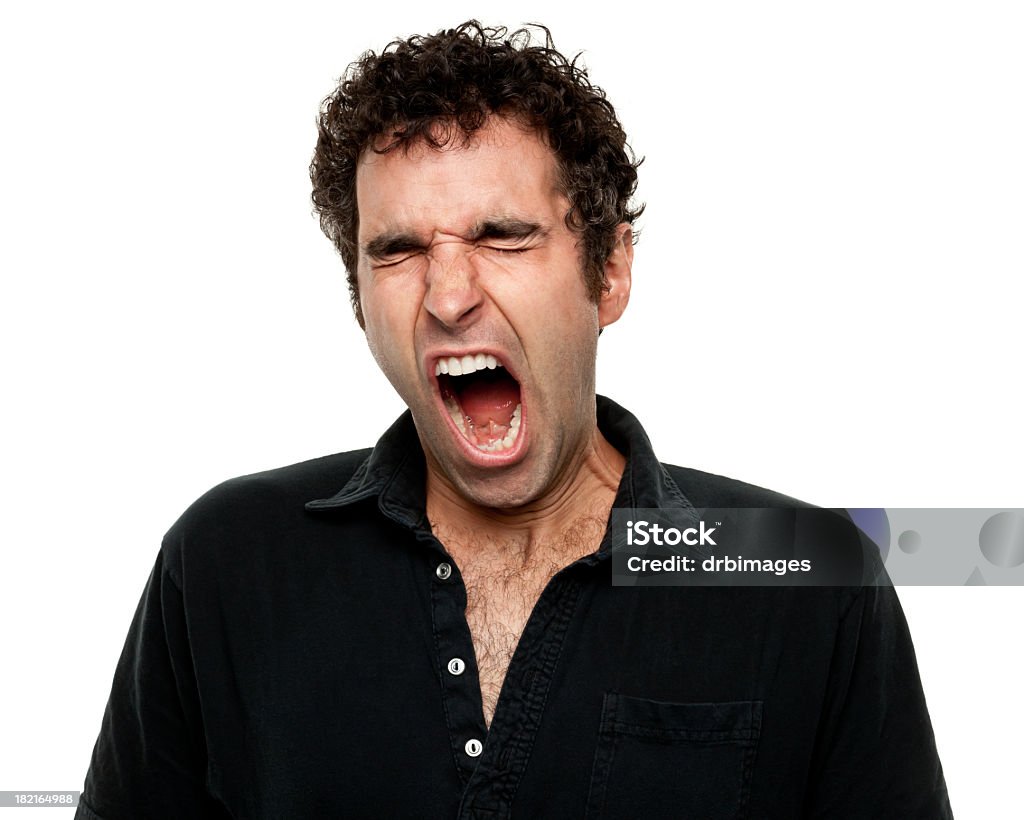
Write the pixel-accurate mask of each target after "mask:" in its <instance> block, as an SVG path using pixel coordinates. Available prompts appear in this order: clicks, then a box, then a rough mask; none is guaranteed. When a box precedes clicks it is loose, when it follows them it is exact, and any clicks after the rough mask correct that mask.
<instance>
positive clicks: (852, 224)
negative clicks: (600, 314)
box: [0, 1, 1024, 820]
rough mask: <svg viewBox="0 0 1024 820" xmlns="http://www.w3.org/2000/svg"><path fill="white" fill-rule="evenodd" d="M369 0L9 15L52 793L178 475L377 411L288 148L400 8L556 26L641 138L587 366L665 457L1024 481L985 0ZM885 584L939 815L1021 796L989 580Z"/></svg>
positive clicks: (35, 555) (1013, 262) (932, 481)
mask: <svg viewBox="0 0 1024 820" xmlns="http://www.w3.org/2000/svg"><path fill="white" fill-rule="evenodd" d="M369 5H370V6H372V8H371V9H369V10H365V9H361V10H356V11H353V4H352V3H344V2H337V1H336V2H332V3H330V4H323V5H320V6H317V7H313V6H305V5H297V6H294V7H289V9H288V10H285V8H286V7H285V6H284V5H283V4H278V5H273V6H265V7H264V6H261V5H260V4H255V3H251V2H250V3H245V4H237V5H236V4H231V5H228V4H208V3H204V4H194V3H178V4H174V5H171V4H168V5H166V6H165V7H164V8H158V7H156V6H151V5H148V4H147V5H145V6H143V4H128V3H125V4H120V5H115V4H111V3H99V4H97V3H88V4H79V3H70V2H65V3H34V4H28V3H23V4H18V6H17V7H16V8H15V7H14V6H13V4H12V5H11V6H10V7H8V8H6V9H5V11H4V14H3V22H2V24H0V29H2V34H0V84H2V100H0V111H2V117H3V125H2V129H0V149H2V150H0V166H2V194H0V196H2V202H0V208H2V213H0V215H2V223H0V224H2V233H3V240H2V243H0V255H2V257H0V268H2V293H0V342H2V345H3V347H2V349H3V385H4V400H3V404H2V410H0V412H2V414H3V421H2V428H0V429H2V431H3V432H2V435H3V440H2V457H3V467H4V469H3V473H2V479H0V481H2V482H3V486H2V488H0V490H2V498H3V513H2V515H3V519H2V520H3V529H2V563H0V577H2V580H3V587H2V590H3V591H2V598H0V647H2V657H3V662H2V663H3V667H2V668H3V672H4V673H3V677H2V684H0V686H2V687H3V690H2V700H0V745H2V748H0V789H80V788H81V786H82V779H83V777H84V774H85V769H86V766H87V764H88V760H89V755H90V752H91V749H92V744H93V742H94V740H95V736H96V733H97V731H98V729H99V725H100V718H101V715H102V710H103V705H104V702H105V700H106V697H107V694H108V691H109V686H110V681H111V676H112V674H113V670H114V665H115V662H116V660H117V657H118V655H119V653H120V650H121V645H122V642H123V640H124V636H125V634H126V631H127V628H128V624H129V621H130V619H131V616H132V613H133V611H134V609H135V605H136V603H137V601H138V597H139V594H140V593H141V591H142V587H143V584H144V583H145V580H146V577H147V574H148V572H149V570H150V568H151V566H152V563H153V560H154V558H155V556H156V550H157V548H158V545H159V542H160V538H161V536H162V534H163V532H164V531H165V530H166V529H167V528H168V527H169V526H170V524H171V523H172V522H173V521H174V519H175V518H176V517H177V516H178V515H179V514H180V512H181V511H182V510H183V509H184V508H185V507H186V506H187V505H188V504H189V503H190V502H191V501H192V500H193V499H194V498H195V497H196V496H198V495H199V494H201V493H202V492H203V491H205V490H206V489H207V488H208V487H210V486H212V485H213V484H215V483H217V482H219V481H221V480H223V479H225V478H227V477H230V476H233V475H238V474H242V473H247V472H252V471H256V470H260V469H264V468H269V467H274V466H279V465H281V464H286V463H290V462H295V461H299V460H302V459H305V458H311V457H315V456H318V455H322V454H324V453H327V452H335V451H339V450H345V449H351V448H354V447H362V446H367V445H369V444H371V443H372V442H373V441H374V440H375V439H376V437H377V435H378V434H379V433H380V432H382V431H383V429H384V428H385V426H386V424H387V423H388V422H389V421H390V420H391V419H392V418H393V417H394V416H396V415H397V414H398V413H399V412H400V410H401V409H402V408H401V405H400V404H399V401H398V399H397V397H396V396H395V395H394V394H393V393H392V391H391V389H390V387H389V385H387V383H386V382H385V381H384V379H383V377H382V376H381V375H379V373H378V372H377V371H376V369H375V366H374V365H373V362H372V361H371V359H370V356H369V355H368V353H367V351H366V348H365V344H364V343H363V340H362V337H361V334H360V332H359V330H358V328H357V326H356V324H355V322H354V320H353V319H352V316H351V312H350V310H349V307H348V304H347V293H346V290H345V286H344V273H343V271H342V268H341V264H340V261H339V260H338V258H337V257H336V256H335V254H334V252H333V250H332V248H331V246H330V244H329V243H328V241H327V240H326V239H324V238H323V236H322V235H321V234H320V233H319V228H318V226H317V224H316V221H315V219H314V217H313V216H312V215H311V207H310V203H309V183H308V178H307V171H306V169H307V165H308V162H309V159H310V155H311V152H312V148H313V144H314V141H315V125H314V118H315V114H316V111H317V107H318V104H319V101H320V100H321V99H322V98H323V97H324V96H325V95H326V94H327V93H328V92H329V91H330V90H331V88H332V87H333V84H334V81H335V80H336V79H337V77H338V76H339V75H340V74H341V72H342V71H343V69H344V67H345V66H346V65H347V63H348V62H350V61H351V60H353V59H355V58H356V57H357V56H358V55H359V53H360V52H362V51H363V50H365V49H366V48H370V47H373V48H379V47H381V46H382V45H383V44H384V43H386V42H387V41H388V40H390V39H392V38H393V37H394V36H397V35H406V34H410V33H413V32H427V31H434V30H436V29H438V28H442V27H447V26H451V25H455V24H457V23H458V22H461V21H462V20H464V19H466V18H468V17H472V16H478V17H481V18H482V19H483V20H484V21H485V22H503V23H506V24H512V25H517V24H519V23H522V22H527V21H533V20H539V21H541V22H544V23H546V24H547V25H549V26H550V27H551V29H552V31H553V33H554V35H555V41H556V43H557V44H558V45H559V47H561V48H562V50H564V51H568V52H575V51H577V50H581V49H585V55H584V59H585V62H586V63H587V65H588V66H589V67H590V71H591V76H592V78H593V79H594V81H595V82H597V83H598V84H599V85H601V86H603V87H604V88H605V89H606V90H607V91H608V94H609V96H610V98H611V99H612V101H613V102H614V103H615V105H616V106H617V109H618V111H619V113H620V116H621V119H622V121H623V123H624V124H625V127H626V130H627V132H628V133H629V134H630V138H631V142H632V144H633V146H634V148H635V149H636V151H637V153H639V154H642V155H646V157H647V161H646V163H645V164H644V166H643V167H642V169H641V188H640V191H639V198H640V199H642V200H644V201H646V202H647V203H648V211H647V214H646V215H645V216H644V217H643V219H642V222H641V227H642V229H643V236H642V239H641V241H640V244H639V245H638V247H637V257H636V264H635V268H634V294H633V301H632V304H631V306H630V309H629V311H628V312H627V314H626V317H625V318H624V319H623V321H622V322H621V323H620V324H619V325H618V326H616V327H612V328H610V329H609V330H608V331H607V332H606V333H605V334H604V336H603V337H602V341H601V353H600V358H599V389H600V391H601V392H603V393H605V394H607V395H610V396H612V397H613V398H615V399H617V400H618V401H620V402H621V403H623V404H625V405H626V406H627V407H629V408H630V409H631V410H633V411H634V412H635V413H636V414H637V415H638V416H639V417H640V419H641V420H642V421H643V422H644V425H645V426H646V428H647V430H648V433H649V434H650V436H651V438H652V440H653V442H654V445H655V448H656V450H657V451H658V453H659V454H660V456H661V458H662V459H663V460H665V461H671V462H675V463H679V464H686V465H690V466H695V467H699V468H701V469H705V470H709V471H712V472H717V473H723V474H726V475H731V476H734V477H738V478H742V479H744V480H746V481H750V482H752V483H756V484H760V485H763V486H767V487H771V488H773V489H777V490H780V491H783V492H786V493H788V494H790V495H794V496H797V497H800V498H804V499H806V500H808V501H812V502H814V503H817V504H821V505H825V506H987V507H1002V506H1024V503H1022V502H1024V493H1022V487H1024V484H1022V482H1021V466H1022V464H1024V436H1022V433H1021V425H1020V418H1021V416H1022V407H1021V404H1022V402H1021V365H1020V360H1021V355H1020V354H1021V331H1020V323H1021V320H1022V318H1024V311H1022V303H1021V297H1020V295H1019V291H1018V290H1017V283H1018V280H1019V278H1020V276H1021V274H1022V273H1024V249H1022V238H1021V237H1022V230H1021V229H1022V226H1024V194H1022V192H1024V162H1022V155H1024V152H1022V151H1021V146H1022V145H1024V107H1022V105H1021V102H1022V99H1024V94H1022V91H1024V89H1022V85H1024V50H1022V49H1021V47H1020V44H1021V42H1024V25H1022V21H1024V18H1022V12H1021V11H1020V7H1019V5H1017V4H1015V3H994V2H977V1H975V2H970V3H968V2H962V3H948V2H929V3H901V2H885V3H879V2H859V3H846V4H841V5H840V4H835V3H829V4H823V3H793V2H773V3H714V4H712V3H701V4H696V3H680V4H676V5H674V6H673V7H672V8H671V10H670V11H667V12H656V11H655V10H654V6H653V5H651V6H647V5H645V4H644V3H642V2H632V3H628V4H621V5H617V6H599V5H594V4H593V3H587V4H579V5H577V6H575V7H573V6H571V5H569V4H562V5H557V4H554V3H551V2H550V1H548V2H544V3H535V2H521V3H517V4H515V6H514V7H513V6H504V7H500V8H492V7H490V6H489V5H488V4H482V3H456V2H451V3H446V4H441V5H438V4H425V3H395V2H390V3H378V4H369ZM511 8H514V11H510V10H509V9H511ZM680 388H682V390H683V391H684V394H685V395H687V396H688V398H686V399H685V400H684V399H681V398H677V397H676V396H677V395H678V393H677V392H676V391H677V390H679V389H680ZM982 569H983V571H984V566H983V567H982ZM901 598H902V600H903V602H904V607H905V609H906V612H907V617H908V619H909V621H910V624H911V628H912V631H913V634H914V637H915V641H916V645H917V650H918V658H919V663H920V666H921V672H922V677H923V680H924V683H925V688H926V693H927V696H928V701H929V705H930V708H931V714H932V720H933V724H934V727H935V731H936V736H937V739H938V744H939V750H940V753H941V755H942V759H943V763H944V766H945V770H946V777H947V781H948V784H949V791H950V796H951V800H952V803H953V807H954V809H955V810H956V811H957V816H958V817H959V818H985V819H986V820H991V819H992V818H1009V817H1019V816H1020V811H1021V809H1020V805H1019V800H1018V797H1017V794H1018V789H1017V788H1016V787H1017V786H1018V783H1017V779H1018V778H1019V775H1020V769H1019V764H1020V755H1019V751H1018V747H1017V742H1016V737H1017V736H1019V735H1020V734H1021V732H1022V731H1024V716H1022V714H1024V713H1022V712H1021V710H1020V708H1019V702H1020V700H1019V699H1020V692H1021V687H1022V684H1024V663H1022V660H1021V650H1020V645H1021V628H1020V623H1021V615H1022V614H1024V606H1022V597H1021V590H1020V589H1019V588H942V589H925V588H904V589H901ZM0 811H2V812H4V813H5V814H6V813H13V812H15V811H17V810H16V809H7V810H0ZM57 813H58V814H62V815H63V814H65V813H66V812H65V811H63V810H62V811H58V812H57Z"/></svg>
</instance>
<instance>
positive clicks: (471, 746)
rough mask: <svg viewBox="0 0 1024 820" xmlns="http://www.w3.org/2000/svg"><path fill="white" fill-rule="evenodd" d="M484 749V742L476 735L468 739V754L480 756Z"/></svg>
mask: <svg viewBox="0 0 1024 820" xmlns="http://www.w3.org/2000/svg"><path fill="white" fill-rule="evenodd" d="M483 750H484V744H483V743H481V742H480V741H479V740H477V739H476V738H475V737H474V738H472V739H470V740H467V741H466V754H468V755H469V756H470V757H480V752H482V751H483Z"/></svg>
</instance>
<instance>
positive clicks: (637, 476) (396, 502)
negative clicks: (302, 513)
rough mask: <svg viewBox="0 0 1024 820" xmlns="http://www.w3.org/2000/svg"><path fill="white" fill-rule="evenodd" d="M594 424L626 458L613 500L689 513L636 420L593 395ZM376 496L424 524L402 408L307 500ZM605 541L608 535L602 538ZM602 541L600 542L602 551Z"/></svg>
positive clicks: (421, 467) (327, 505)
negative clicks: (366, 451)
mask: <svg viewBox="0 0 1024 820" xmlns="http://www.w3.org/2000/svg"><path fill="white" fill-rule="evenodd" d="M597 426H598V429H599V430H600V431H601V432H602V433H603V434H604V436H605V438H607V439H608V441H609V442H610V443H611V444H612V446H613V447H615V449H617V450H618V451H619V452H620V453H622V454H623V455H624V456H625V457H626V468H625V470H623V473H622V481H621V482H620V483H619V490H618V493H617V494H616V496H615V501H614V502H613V505H612V506H613V507H614V508H619V509H654V508H657V509H666V508H677V509H683V510H686V511H688V512H690V513H693V511H694V508H693V505H692V504H691V503H690V500H689V499H688V498H687V497H686V496H685V495H684V494H683V492H682V490H680V489H679V485H678V484H676V482H675V481H674V480H673V478H672V476H671V475H669V473H668V471H667V470H666V469H665V467H664V466H663V465H662V464H661V463H660V462H659V461H658V459H657V458H656V457H655V455H654V449H653V448H652V447H651V442H650V439H649V438H648V437H647V433H645V432H644V429H643V427H642V426H641V425H640V422H639V421H637V419H636V417H635V416H634V415H633V414H632V413H630V412H629V411H628V410H626V409H625V408H623V407H621V406H620V405H618V404H616V403H615V402H613V401H612V400H611V399H608V398H605V397H604V396H598V397H597ZM374 496H376V497H377V499H378V502H377V503H378V506H379V507H380V510H381V512H383V513H384V514H385V515H387V516H388V517H389V518H393V519H394V520H396V521H399V522H400V523H403V524H405V525H406V526H409V527H413V528H421V527H426V528H429V527H428V526H427V522H426V466H425V461H424V458H423V450H422V449H421V447H420V441H419V437H418V436H417V434H416V426H415V424H414V423H413V420H412V414H411V413H410V412H409V411H408V410H406V411H405V412H404V413H403V414H402V415H401V416H399V418H398V420H397V421H396V422H395V423H394V424H392V425H391V427H390V428H389V429H388V430H387V432H386V433H384V435H383V436H381V438H380V440H379V441H378V442H377V445H376V446H375V447H374V448H373V451H372V452H371V453H370V455H369V457H368V458H367V459H366V460H365V461H364V462H363V463H362V464H361V465H360V466H359V468H358V469H357V470H356V472H355V473H354V474H353V475H352V477H351V478H350V479H349V480H348V482H347V483H346V484H345V486H344V487H342V488H341V489H340V490H339V491H338V492H337V493H335V494H334V495H333V496H331V497H330V498H320V499H315V500H313V501H309V502H307V504H306V509H307V510H310V511H321V510H332V509H338V508H341V507H347V506H348V505H350V504H354V503H355V502H357V501H362V500H364V499H368V498H372V497H374ZM605 540H606V542H607V541H608V539H607V538H606V539H605ZM607 546H608V544H602V547H601V551H605V549H606V547H607Z"/></svg>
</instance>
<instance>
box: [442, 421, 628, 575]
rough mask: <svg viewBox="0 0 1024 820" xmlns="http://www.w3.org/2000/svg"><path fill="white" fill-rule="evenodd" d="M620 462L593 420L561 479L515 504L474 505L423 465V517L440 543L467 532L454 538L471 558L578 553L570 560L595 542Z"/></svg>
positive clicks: (622, 462) (589, 549)
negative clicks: (527, 500)
mask: <svg viewBox="0 0 1024 820" xmlns="http://www.w3.org/2000/svg"><path fill="white" fill-rule="evenodd" d="M625 466H626V459H625V458H624V457H623V456H622V454H621V453H619V451H618V450H616V449H615V448H614V447H613V446H612V445H611V444H610V443H609V442H608V440H607V439H606V438H605V437H604V436H603V435H601V432H600V431H599V430H598V429H597V425H596V424H595V425H594V429H593V433H592V435H591V436H590V438H589V440H588V442H587V445H586V446H585V447H584V448H583V449H582V450H581V451H580V452H579V453H578V454H577V456H576V458H575V459H574V461H573V462H572V463H571V464H569V465H568V468H567V469H566V470H565V471H564V473H563V478H562V479H561V480H559V481H557V482H556V483H555V484H554V485H553V486H552V487H551V488H550V489H549V490H548V491H547V492H545V493H544V495H543V496H541V497H540V498H538V499H535V500H534V501H532V502H530V503H529V504H525V505H523V506H521V507H515V508H511V509H495V508H490V507H481V506H478V505H476V504H474V503H473V502H471V501H469V500H467V499H466V498H464V497H463V496H461V495H460V494H459V493H458V492H457V491H456V490H455V489H454V487H452V485H451V483H450V482H448V481H446V480H445V479H444V477H443V476H441V475H439V474H437V473H436V472H435V471H434V470H431V469H429V468H428V470H427V517H428V518H429V519H430V522H431V525H432V526H433V528H434V531H435V534H437V535H438V536H439V537H440V538H441V540H442V541H445V540H446V539H445V538H444V535H445V534H446V533H451V534H454V533H459V534H462V535H463V536H465V534H471V537H470V538H469V539H467V538H465V537H460V538H457V539H455V540H457V541H459V542H460V543H462V544H464V546H463V549H468V550H471V551H473V552H474V553H475V554H474V556H473V557H481V558H483V557H485V553H488V552H502V553H508V552H509V551H510V549H511V551H512V553H513V555H514V556H516V557H517V558H519V559H521V560H522V561H523V563H526V562H528V561H530V560H533V559H534V558H536V557H538V556H539V555H540V554H541V553H544V554H550V553H551V552H552V551H555V552H561V553H565V552H567V551H568V552H573V553H578V555H573V556H571V558H572V559H574V558H575V557H580V556H582V555H586V554H588V553H590V552H593V551H594V550H595V549H597V547H598V545H599V544H600V540H601V538H602V537H603V535H604V530H605V526H606V524H607V521H608V514H609V511H610V510H611V507H612V503H613V502H614V500H615V494H616V492H617V491H618V487H619V482H620V481H621V479H622V472H623V470H624V469H625ZM467 540H468V541H469V543H468V544H466V542H467ZM493 557H495V558H498V557H504V558H512V555H503V556H497V555H495V556H493ZM564 557H566V558H569V557H570V556H564Z"/></svg>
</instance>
